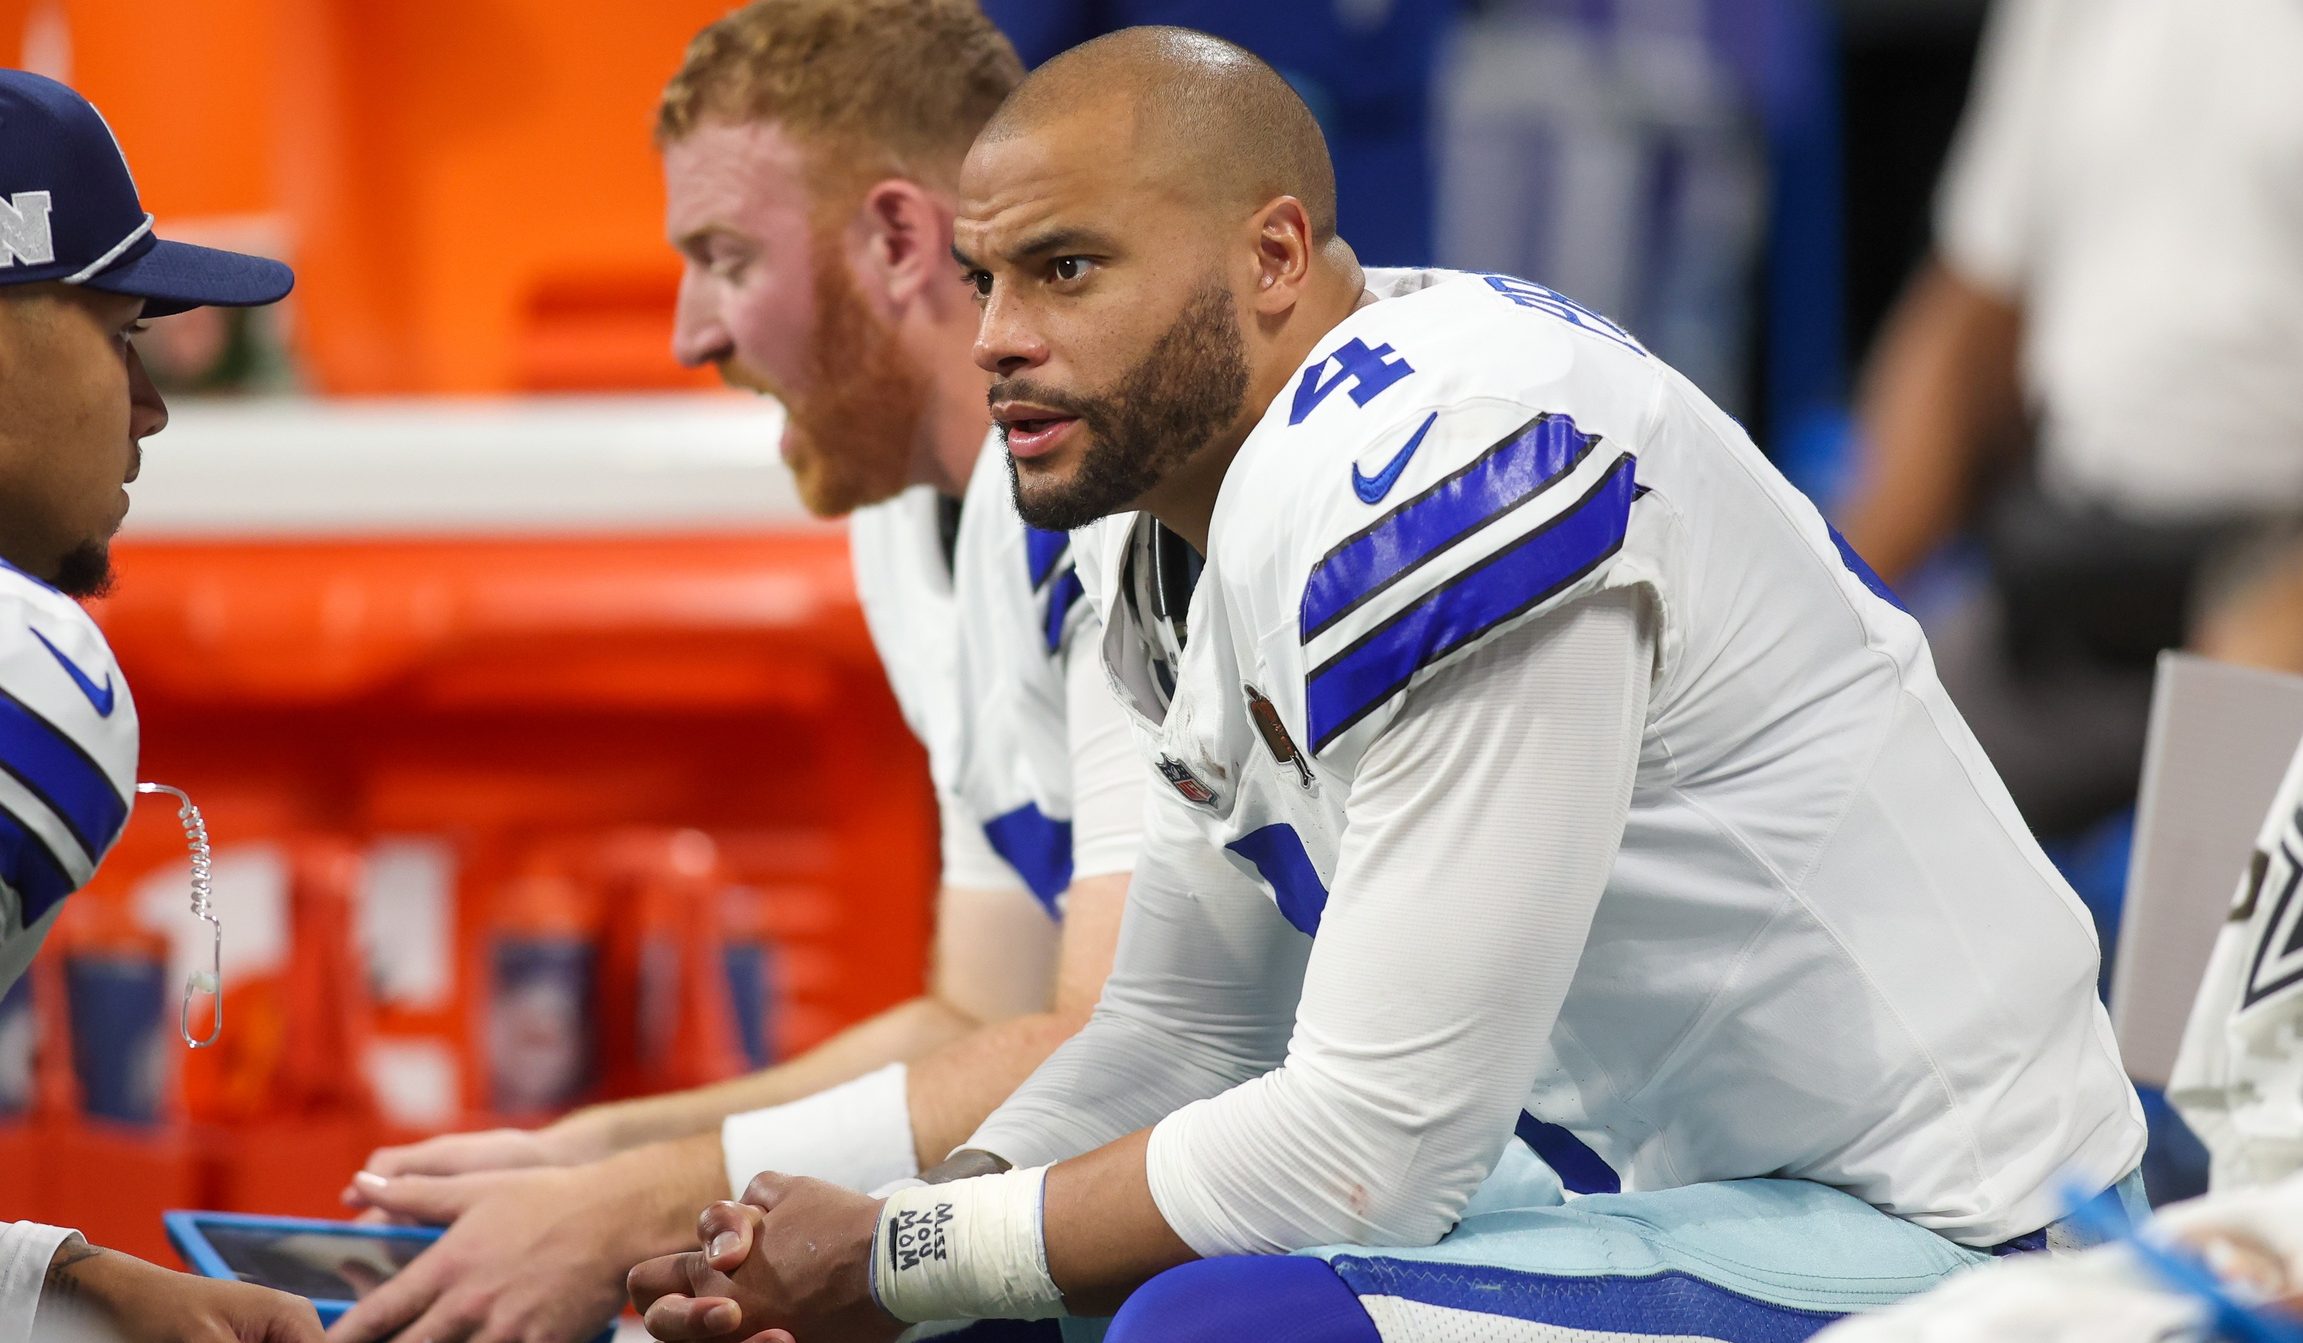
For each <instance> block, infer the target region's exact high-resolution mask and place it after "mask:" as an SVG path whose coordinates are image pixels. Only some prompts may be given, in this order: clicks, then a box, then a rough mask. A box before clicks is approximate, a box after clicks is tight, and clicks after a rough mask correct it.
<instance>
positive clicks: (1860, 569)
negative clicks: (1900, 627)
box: [1823, 522, 1911, 615]
mask: <svg viewBox="0 0 2303 1343" xmlns="http://www.w3.org/2000/svg"><path fill="white" fill-rule="evenodd" d="M1823 526H1824V530H1826V531H1828V532H1830V533H1831V544H1832V545H1834V546H1836V547H1838V549H1839V559H1840V562H1841V563H1842V564H1845V565H1846V566H1847V571H1848V572H1849V573H1852V574H1854V575H1855V577H1856V581H1858V582H1860V583H1862V584H1863V586H1865V587H1867V588H1869V589H1871V595H1872V596H1874V597H1877V598H1878V599H1879V600H1881V601H1883V602H1886V603H1887V604H1888V605H1889V606H1892V607H1894V608H1895V609H1896V610H1898V611H1901V612H1902V613H1903V614H1905V615H1910V614H1911V608H1910V607H1908V606H1905V605H1904V604H1903V599H1902V598H1901V597H1898V596H1896V595H1895V589H1893V588H1891V587H1889V586H1887V580H1886V579H1884V578H1881V577H1880V576H1879V571H1878V570H1876V569H1874V568H1872V567H1871V565H1870V563H1869V562H1868V561H1866V560H1865V559H1864V558H1863V557H1862V556H1861V555H1858V554H1856V553H1855V547H1853V546H1851V545H1849V544H1847V538H1846V537H1844V536H1841V535H1840V534H1839V529H1838V528H1837V527H1834V526H1832V525H1831V524H1830V523H1828V522H1827V523H1825V524H1823Z"/></svg>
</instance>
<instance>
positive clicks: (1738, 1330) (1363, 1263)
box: [1333, 1257, 1841, 1343]
mask: <svg viewBox="0 0 2303 1343" xmlns="http://www.w3.org/2000/svg"><path fill="white" fill-rule="evenodd" d="M1333 1262H1334V1264H1335V1271H1336V1274H1337V1275H1338V1276H1339V1277H1341V1278H1342V1279H1343V1280H1344V1281H1345V1282H1346V1283H1349V1284H1350V1285H1351V1288H1352V1290H1353V1291H1355V1292H1357V1293H1359V1294H1360V1295H1361V1296H1393V1297H1399V1298H1401V1299H1402V1300H1407V1301H1420V1302H1422V1303H1423V1304H1425V1305H1429V1306H1444V1307H1446V1308H1448V1309H1450V1310H1467V1311H1472V1312H1474V1313H1477V1314H1481V1315H1504V1316H1509V1317H1511V1318H1513V1319H1519V1320H1528V1321H1532V1322H1534V1323H1537V1324H1550V1325H1557V1326H1559V1327H1560V1328H1563V1329H1585V1330H1590V1331H1592V1332H1594V1333H1616V1334H1670V1335H1688V1336H1691V1337H1695V1338H1716V1339H1724V1340H1728V1343H1801V1341H1802V1340H1804V1339H1806V1338H1809V1337H1811V1336H1813V1335H1814V1334H1816V1333H1818V1332H1819V1331H1821V1330H1822V1329H1823V1327H1824V1326H1825V1325H1827V1324H1830V1323H1831V1322H1832V1321H1834V1320H1836V1319H1838V1318H1840V1314H1841V1312H1837V1311H1821V1310H1797V1309H1793V1308H1791V1307H1788V1306H1777V1305H1772V1304H1770V1303H1768V1302H1765V1301H1760V1300H1757V1299H1756V1298H1753V1297H1748V1296H1744V1295H1742V1294H1740V1293H1737V1292H1731V1291H1729V1290H1727V1289H1726V1288H1724V1287H1720V1286H1717V1285H1715V1284H1713V1283H1708V1282H1705V1281H1703V1280H1702V1279H1701V1278H1697V1277H1695V1276H1694V1275H1692V1274H1687V1273H1658V1274H1655V1275H1654V1276H1652V1277H1646V1278H1586V1277H1564V1276H1547V1275H1544V1274H1538V1273H1517V1272H1512V1271H1509V1270H1506V1269H1495V1268H1477V1267H1472V1266H1468V1265H1462V1264H1430V1263H1413V1262H1409V1261H1406V1260H1398V1259H1373V1258H1370V1259H1354V1258H1350V1257H1339V1258H1337V1259H1336V1260H1334V1261H1333Z"/></svg>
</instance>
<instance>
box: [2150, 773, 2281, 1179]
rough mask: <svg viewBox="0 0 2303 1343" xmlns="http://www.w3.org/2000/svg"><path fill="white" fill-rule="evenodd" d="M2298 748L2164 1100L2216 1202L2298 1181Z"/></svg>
mask: <svg viewBox="0 0 2303 1343" xmlns="http://www.w3.org/2000/svg"><path fill="white" fill-rule="evenodd" d="M2298 887H2303V750H2299V751H2297V752H2296V755H2295V759H2294V760H2293V762H2291V763H2290V764H2289V765H2288V766H2287V777H2286V778H2285V779H2284V780H2283V781H2282V782H2281V783H2280V785H2279V792H2278V794H2277V796H2275V797H2274V798H2272V800H2271V809H2270V811H2268V812H2267V813H2265V815H2264V817H2263V826H2262V829H2261V830H2259V831H2258V832H2257V834H2256V839H2255V857H2254V860H2253V862H2251V863H2250V864H2249V865H2248V869H2247V871H2246V873H2245V874H2244V875H2243V876H2242V877H2241V878H2240V880H2239V890H2238V893H2237V895H2236V896H2235V897H2234V899H2233V901H2232V905H2231V914H2230V917H2229V918H2228V919H2227V920H2226V921H2225V922H2224V924H2223V930H2222V932H2221V933H2219V934H2217V936H2216V939H2215V950H2214V953H2213V954H2212V955H2211V956H2210V957H2209V958H2208V961H2207V974H2206V976H2205V978H2204V979H2202V980H2201V982H2200V985H2199V997H2198V999H2197V1001H2196V1002H2195V1003H2194V1004H2193V1005H2192V1008H2191V1020H2190V1022H2189V1023H2188V1024H2187V1025H2186V1026H2185V1027H2184V1031H2183V1049H2182V1052H2181V1053H2179V1054H2178V1055H2177V1056H2176V1059H2175V1075H2174V1077H2173V1078H2171V1079H2170V1080H2169V1081H2168V1084H2167V1099H2169V1100H2170V1101H2173V1102H2174V1103H2175V1106H2176V1108H2177V1109H2178V1110H2180V1111H2182V1113H2183V1118H2184V1119H2185V1120H2186V1121H2187V1122H2188V1123H2189V1124H2190V1125H2191V1127H2192V1128H2193V1129H2194V1130H2196V1131H2197V1132H2198V1134H2199V1137H2200V1139H2201V1140H2202V1141H2204V1142H2205V1143H2206V1144H2207V1150H2208V1154H2209V1155H2210V1157H2212V1158H2213V1169H2212V1171H2211V1172H2210V1182H2211V1184H2212V1187H2213V1188H2214V1189H2215V1191H2216V1192H2217V1193H2222V1192H2224V1191H2226V1190H2231V1189H2244V1188H2248V1187H2251V1186H2255V1185H2264V1184H2270V1183H2273V1182H2275V1181H2277V1180H2280V1179H2284V1178H2285V1177H2287V1176H2289V1175H2293V1174H2295V1173H2296V1172H2297V1171H2303V1030H2299V1029H2298V1028H2299V1027H2303V932H2299V931H2298V929H2299V928H2303V899H2298V898H2297V895H2296V893H2297V889H2298Z"/></svg>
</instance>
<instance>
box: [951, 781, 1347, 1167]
mask: <svg viewBox="0 0 2303 1343" xmlns="http://www.w3.org/2000/svg"><path fill="white" fill-rule="evenodd" d="M1138 768H1141V769H1147V770H1148V766H1144V765H1140V764H1139V766H1138ZM1147 791H1151V796H1152V801H1151V803H1150V805H1149V807H1148V808H1147V810H1146V812H1145V820H1146V833H1145V840H1144V853H1143V858H1142V860H1141V861H1140V862H1138V863H1137V865H1136V869H1135V876H1134V879H1133V880H1132V881H1131V882H1130V883H1129V885H1128V901H1127V913H1126V915H1125V916H1124V918H1123V919H1122V921H1121V924H1120V940H1119V951H1118V955H1117V958H1116V960H1115V962H1114V964H1113V967H1112V974H1111V977H1110V978H1109V979H1108V980H1106V981H1105V983H1104V992H1103V997H1102V998H1101V999H1100V1000H1099V1001H1098V1002H1097V1004H1096V1010H1095V1014H1094V1015H1093V1016H1091V1017H1090V1018H1089V1019H1088V1024H1087V1025H1086V1026H1085V1027H1083V1028H1081V1030H1080V1032H1079V1033H1078V1034H1077V1035H1074V1036H1073V1037H1072V1038H1071V1039H1070V1040H1069V1041H1067V1042H1066V1043H1065V1044H1064V1045H1063V1046H1062V1047H1061V1048H1059V1049H1058V1050H1056V1052H1055V1053H1054V1054H1053V1055H1051V1056H1050V1057H1049V1058H1048V1060H1047V1062H1045V1063H1043V1064H1041V1065H1040V1066H1039V1068H1038V1070H1037V1071H1035V1072H1033V1073H1032V1075H1031V1076H1030V1077H1029V1078H1028V1079H1026V1080H1025V1082H1024V1084H1023V1085H1022V1086H1021V1087H1019V1088H1018V1089H1017V1090H1016V1093H1015V1094H1014V1095H1013V1096H1011V1097H1009V1098H1008V1101H1007V1103H1006V1104H1005V1105H1002V1106H1001V1107H1000V1108H999V1109H998V1110H997V1111H995V1112H994V1113H993V1114H992V1115H991V1117H990V1118H988V1119H986V1120H985V1121H984V1123H983V1126H982V1127H981V1128H979V1129H978V1130H977V1131H976V1134H975V1136H974V1137H972V1138H970V1139H969V1140H968V1142H967V1144H966V1145H967V1146H969V1147H972V1148H976V1149H978V1150H981V1151H986V1152H991V1153H994V1154H995V1155H998V1156H1000V1157H1003V1158H1005V1159H1006V1160H1008V1161H1009V1162H1011V1163H1012V1164H1014V1165H1016V1166H1018V1167H1026V1166H1040V1165H1045V1164H1047V1163H1048V1162H1051V1161H1056V1160H1060V1159H1062V1158H1064V1157H1069V1156H1077V1155H1078V1154H1080V1153H1082V1152H1086V1151H1089V1150H1092V1149H1094V1148H1096V1147H1100V1146H1102V1145H1103V1144H1105V1143H1107V1142H1110V1141H1112V1140H1113V1139H1115V1138H1120V1137H1124V1136H1125V1135H1127V1134H1130V1133H1134V1132H1136V1131H1138V1130H1139V1129H1143V1128H1146V1127H1148V1126H1150V1125H1151V1124H1153V1123H1156V1122H1157V1121H1158V1120H1159V1119H1160V1118H1161V1117H1162V1116H1164V1115H1167V1114H1169V1113H1171V1112H1173V1111H1174V1110H1175V1109H1176V1108H1178V1107H1179V1106H1182V1105H1185V1104H1188V1103H1189V1102H1191V1101H1195V1100H1198V1099H1200V1098H1202V1097H1205V1096H1213V1095H1216V1094H1217V1093H1219V1092H1221V1091H1223V1090H1224V1089H1225V1088H1227V1087H1231V1086H1236V1085H1238V1084H1239V1083H1240V1082H1243V1081H1245V1080H1247V1079H1248V1078H1251V1077H1254V1076H1256V1075H1258V1074H1260V1073H1264V1072H1267V1071H1269V1070H1270V1069H1272V1068H1275V1067H1277V1066H1278V1065H1279V1062H1280V1059H1281V1058H1282V1057H1283V1056H1284V1054H1285V1051H1286V1049H1287V1037H1288V1029H1289V1023H1290V1022H1291V1021H1292V1019H1293V1017H1294V1012H1295V1002H1296V997H1297V994H1298V992H1299V991H1300V989H1301V986H1302V983H1303V969H1304V962H1305V957H1306V956H1307V954H1308V953H1309V951H1310V945H1311V944H1310V940H1309V939H1307V938H1305V937H1304V935H1303V934H1301V933H1299V932H1297V931H1296V930H1295V929H1294V928H1292V927H1290V926H1289V925H1288V922H1287V920H1285V919H1283V918H1281V917H1280V914H1279V910H1278V909H1277V908H1275V907H1274V906H1273V904H1272V902H1271V901H1270V900H1269V899H1267V898H1265V897H1264V895H1263V893H1262V892H1261V891H1260V890H1258V889H1257V887H1256V886H1255V884H1254V883H1253V882H1251V881H1249V880H1248V879H1247V878H1246V877H1245V876H1244V875H1242V874H1241V873H1239V872H1238V871H1236V870H1234V869H1233V868H1232V867H1231V865H1230V864H1229V863H1227V862H1226V861H1225V860H1224V858H1223V856H1222V855H1221V854H1219V853H1217V852H1216V851H1214V850H1212V849H1210V848H1208V847H1207V846H1206V845H1205V843H1204V842H1203V841H1201V840H1200V839H1199V838H1198V836H1197V835H1195V834H1193V833H1192V829H1191V820H1190V818H1189V817H1183V816H1177V815H1175V814H1173V811H1172V810H1171V809H1175V808H1181V807H1182V806H1183V805H1184V804H1183V803H1182V802H1181V801H1180V800H1177V801H1169V800H1167V799H1166V798H1164V797H1162V796H1161V795H1160V794H1159V793H1158V792H1157V791H1156V790H1147Z"/></svg>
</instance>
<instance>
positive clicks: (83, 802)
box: [0, 692, 128, 863]
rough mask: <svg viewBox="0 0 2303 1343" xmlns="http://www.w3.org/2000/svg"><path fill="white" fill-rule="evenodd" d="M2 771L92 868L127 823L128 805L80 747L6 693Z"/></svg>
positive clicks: (0, 710)
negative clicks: (52, 817) (44, 809)
mask: <svg viewBox="0 0 2303 1343" xmlns="http://www.w3.org/2000/svg"><path fill="white" fill-rule="evenodd" d="M0 769H5V770H7V771H8V772H9V773H10V774H13V775H15V776H16V780H17V782H19V783H21V784H23V785H24V786H25V787H26V788H29V789H31V790H32V793H33V795H34V796H36V797H38V798H39V799H40V800H41V801H42V802H44V803H46V804H47V805H48V809H49V810H50V811H53V812H55V813H56V815H57V816H58V817H59V818H60V819H61V820H62V821H63V822H64V825H65V827H66V828H67V829H69V830H70V831H71V832H72V837H73V838H74V839H76V840H78V841H80V847H81V848H82V849H83V850H84V851H86V853H87V855H88V861H89V862H91V863H92V862H95V861H96V860H97V859H98V858H101V857H103V855H104V851H105V850H106V849H108V848H110V847H111V846H112V841H113V840H114V839H116V838H118V837H119V834H120V827H121V826H122V825H124V824H126V823H127V820H128V804H127V802H126V801H124V800H123V799H122V798H121V796H120V794H119V793H118V792H116V791H114V789H113V787H112V780H111V779H109V778H107V777H105V774H104V771H103V769H102V767H100V766H99V765H97V763H96V762H95V761H94V760H93V759H91V758H90V757H89V755H88V753H87V752H86V751H84V750H82V749H81V747H80V743H78V742H76V741H74V740H72V738H71V737H70V736H69V735H68V734H66V733H65V731H64V730H63V729H62V728H59V727H57V726H56V725H55V724H53V723H51V722H49V721H48V720H47V719H46V718H43V717H41V716H40V715H39V714H38V713H37V712H35V711H34V710H33V709H32V708H31V706H29V705H27V704H25V703H24V702H23V701H22V700H19V699H17V698H16V697H15V696H13V695H9V694H6V693H5V692H0Z"/></svg>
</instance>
